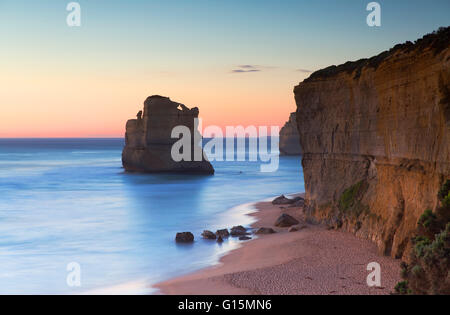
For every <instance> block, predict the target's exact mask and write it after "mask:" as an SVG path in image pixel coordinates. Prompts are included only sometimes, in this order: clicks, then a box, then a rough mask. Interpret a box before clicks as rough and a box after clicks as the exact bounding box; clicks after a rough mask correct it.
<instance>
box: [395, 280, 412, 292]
mask: <svg viewBox="0 0 450 315" xmlns="http://www.w3.org/2000/svg"><path fill="white" fill-rule="evenodd" d="M395 292H397V293H398V294H408V293H410V290H409V288H408V281H401V282H399V283H397V285H396V286H395Z"/></svg>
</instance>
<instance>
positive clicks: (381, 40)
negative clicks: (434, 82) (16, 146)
mask: <svg viewBox="0 0 450 315" xmlns="http://www.w3.org/2000/svg"><path fill="white" fill-rule="evenodd" d="M69 2H70V1H66V0H28V1H23V0H11V1H9V0H0V40H1V44H0V69H1V70H0V137H114V136H119V137H121V136H123V133H124V126H125V122H126V120H127V119H129V118H133V117H135V115H136V113H137V112H138V111H139V110H140V109H141V108H142V103H143V101H144V100H145V98H146V97H147V96H149V95H152V94H160V95H165V96H169V97H171V99H172V100H175V101H178V102H181V103H184V104H186V105H187V106H189V107H193V106H198V107H199V108H200V115H201V117H202V118H203V125H219V126H226V125H239V124H240V125H244V126H247V125H282V124H283V123H284V122H285V121H286V120H287V119H288V116H289V113H290V112H292V111H294V110H295V102H294V97H293V92H292V90H293V87H294V85H296V84H298V83H299V82H300V81H302V80H303V79H305V78H306V77H307V76H308V75H309V73H308V72H306V71H301V70H300V69H303V70H308V71H313V70H318V69H320V68H324V67H327V66H329V65H332V64H340V63H343V62H346V61H348V60H356V59H359V58H364V57H370V56H372V55H375V54H378V53H379V52H382V51H384V50H386V49H389V48H390V47H392V46H393V45H395V44H397V43H400V42H404V41H407V40H415V39H417V38H419V37H422V36H423V35H424V34H426V33H429V32H431V31H433V30H435V29H437V28H438V27H439V26H448V25H450V14H449V12H450V1H449V0H432V1H417V0H409V1H406V0H389V1H387V0H385V1H378V2H379V3H380V4H381V7H382V26H381V27H380V28H370V27H368V26H367V24H366V17H367V14H368V13H369V12H367V11H366V5H367V4H368V3H369V2H370V1H362V0H314V1H312V0H296V1H290V0H285V1H283V0H226V1H225V0H222V1H216V0H179V1H176V0H162V1H159V0H148V1H143V0H142V1H137V0H134V1H133V0H128V1H126V0H120V1H119V0H115V1H106V0H81V1H78V2H79V3H80V5H81V9H82V16H81V18H82V26H81V27H79V28H69V27H68V26H67V24H66V17H67V14H68V12H67V11H66V5H67V4H68V3H69ZM243 66H244V67H243ZM236 70H237V71H236ZM249 70H250V71H249Z"/></svg>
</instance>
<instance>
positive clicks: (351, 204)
mask: <svg viewBox="0 0 450 315" xmlns="http://www.w3.org/2000/svg"><path fill="white" fill-rule="evenodd" d="M449 47H450V28H446V29H442V30H440V31H439V32H438V33H437V34H432V35H427V36H425V37H424V38H423V39H421V40H419V41H417V42H416V43H414V44H413V43H406V44H404V45H397V46H396V47H394V48H393V49H391V50H390V51H388V52H385V53H382V54H381V55H379V56H376V57H374V58H371V59H366V60H360V61H357V62H353V63H347V64H344V65H342V66H338V67H336V66H333V67H330V68H327V69H324V70H321V71H318V72H316V73H314V74H312V75H311V77H310V78H308V79H307V80H305V81H304V82H302V83H300V85H298V86H297V87H296V88H295V90H294V92H295V99H296V102H297V109H298V110H297V118H298V119H297V120H298V130H299V133H300V141H301V146H302V148H303V170H304V178H305V187H306V199H307V210H306V211H307V214H308V215H309V216H310V218H311V219H315V220H320V221H322V222H326V223H328V224H329V225H331V226H334V227H335V228H343V229H345V230H348V231H351V232H353V233H355V234H356V235H358V236H360V237H364V238H368V239H371V240H373V241H374V242H376V243H377V244H378V247H379V249H380V251H381V252H382V253H383V254H386V255H392V256H394V257H397V258H400V257H402V256H404V254H405V253H406V252H407V250H408V248H409V247H410V246H411V244H410V237H411V233H412V232H413V231H414V229H415V228H416V226H417V222H418V220H419V217H420V216H421V214H422V213H423V212H424V211H425V210H426V209H435V208H436V207H437V204H438V201H437V192H438V190H439V187H440V185H441V184H442V182H443V181H444V180H445V179H447V178H449V177H450V104H449V100H450V86H449V83H450V48H449ZM404 258H406V257H404Z"/></svg>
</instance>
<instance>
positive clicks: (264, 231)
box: [255, 227, 276, 235]
mask: <svg viewBox="0 0 450 315" xmlns="http://www.w3.org/2000/svg"><path fill="white" fill-rule="evenodd" d="M274 233H276V232H275V231H274V229H272V228H264V227H262V228H260V229H258V231H256V233H255V234H257V235H267V234H274Z"/></svg>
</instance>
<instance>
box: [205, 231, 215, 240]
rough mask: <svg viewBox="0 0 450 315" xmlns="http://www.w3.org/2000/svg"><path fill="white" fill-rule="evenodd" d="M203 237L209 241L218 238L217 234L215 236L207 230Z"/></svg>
mask: <svg viewBox="0 0 450 315" xmlns="http://www.w3.org/2000/svg"><path fill="white" fill-rule="evenodd" d="M202 236H203V238H204V239H207V240H215V239H216V238H217V236H216V234H214V233H213V232H211V231H207V230H205V231H203V233H202Z"/></svg>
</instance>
